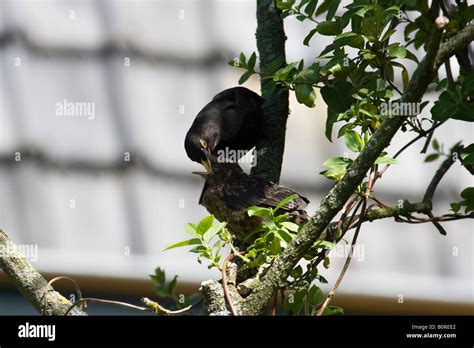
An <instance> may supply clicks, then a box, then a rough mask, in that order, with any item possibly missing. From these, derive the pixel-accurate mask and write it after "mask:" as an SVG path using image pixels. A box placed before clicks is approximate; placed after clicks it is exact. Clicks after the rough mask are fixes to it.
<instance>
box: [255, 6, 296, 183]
mask: <svg viewBox="0 0 474 348" xmlns="http://www.w3.org/2000/svg"><path fill="white" fill-rule="evenodd" d="M280 14H281V11H280V10H279V9H278V8H276V7H275V2H274V1H273V0H257V33H256V39H257V48H258V53H259V60H260V71H261V73H262V75H267V74H271V73H274V72H275V71H276V70H278V69H280V68H281V67H283V66H285V65H286V55H285V41H286V36H285V31H284V29H283V19H282V18H281V17H280ZM261 90H262V97H263V98H264V99H265V102H264V103H263V106H262V111H263V133H264V138H263V139H262V140H261V141H260V142H259V143H258V144H257V165H256V166H255V167H254V168H252V174H255V175H258V176H260V177H263V178H265V179H268V180H271V181H274V182H278V181H279V180H280V173H281V166H282V161H283V152H284V150H285V134H286V121H287V119H288V95H289V94H288V90H287V89H286V88H284V87H282V86H278V85H276V84H275V83H274V82H273V80H271V79H268V80H264V79H262V80H261Z"/></svg>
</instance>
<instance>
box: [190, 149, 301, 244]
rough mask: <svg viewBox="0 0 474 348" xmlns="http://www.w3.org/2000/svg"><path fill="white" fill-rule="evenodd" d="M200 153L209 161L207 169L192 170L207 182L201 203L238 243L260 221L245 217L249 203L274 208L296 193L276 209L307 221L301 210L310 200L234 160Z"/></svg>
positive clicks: (258, 224) (292, 218) (254, 217)
mask: <svg viewBox="0 0 474 348" xmlns="http://www.w3.org/2000/svg"><path fill="white" fill-rule="evenodd" d="M203 153H204V154H205V156H206V157H207V160H208V165H207V166H205V168H206V170H207V171H206V172H194V174H198V175H201V176H203V177H204V178H205V180H206V182H207V184H208V187H207V189H206V190H205V191H204V194H203V196H202V198H203V199H202V205H203V206H204V207H206V209H207V210H208V211H209V213H211V214H213V215H214V216H215V217H216V219H217V220H219V221H226V222H227V227H228V228H229V230H230V231H231V232H232V234H233V235H234V236H235V237H236V239H237V240H238V241H239V242H244V240H245V239H246V237H247V236H248V235H249V233H250V232H252V230H254V229H255V228H257V227H259V226H261V224H262V218H261V217H258V216H252V217H249V216H248V214H247V208H248V207H250V206H252V205H257V206H262V207H271V208H275V207H276V206H277V205H278V204H279V203H280V202H281V201H282V200H283V199H285V198H286V197H288V196H290V195H294V194H296V198H295V199H294V200H292V201H291V202H289V203H287V204H285V205H284V206H283V207H282V208H281V209H279V213H281V214H283V213H285V212H288V213H289V217H290V219H291V221H293V222H295V223H297V224H301V223H304V222H306V221H308V219H309V217H308V214H307V213H306V211H305V210H304V209H305V208H306V206H307V205H308V203H309V201H308V199H306V198H305V197H303V196H300V195H299V194H297V193H296V192H294V191H293V190H291V189H289V188H286V187H283V186H279V185H278V184H276V183H274V182H271V181H267V180H265V179H263V178H261V177H258V176H254V175H248V174H246V173H245V172H244V171H243V170H242V169H241V168H240V166H239V165H238V164H236V163H219V162H218V161H217V158H216V157H215V156H212V155H210V154H209V153H208V152H207V151H205V150H203ZM248 242H249V241H248V240H247V241H246V243H248Z"/></svg>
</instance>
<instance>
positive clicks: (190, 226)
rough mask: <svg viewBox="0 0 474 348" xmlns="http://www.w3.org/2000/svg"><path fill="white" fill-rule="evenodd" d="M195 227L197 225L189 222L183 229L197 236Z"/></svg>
mask: <svg viewBox="0 0 474 348" xmlns="http://www.w3.org/2000/svg"><path fill="white" fill-rule="evenodd" d="M196 227H197V226H196V225H195V224H192V223H189V224H186V225H185V226H184V230H185V231H186V232H188V233H189V234H190V235H191V236H197V235H198V234H197V232H196Z"/></svg>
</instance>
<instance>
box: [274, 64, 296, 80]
mask: <svg viewBox="0 0 474 348" xmlns="http://www.w3.org/2000/svg"><path fill="white" fill-rule="evenodd" d="M297 65H298V63H290V64H288V65H286V66H285V67H283V68H281V69H279V70H278V71H277V72H276V73H275V74H274V75H273V80H274V81H283V82H285V81H286V80H287V79H288V76H289V74H290V72H292V71H293V70H294V69H295V67H296V66H297Z"/></svg>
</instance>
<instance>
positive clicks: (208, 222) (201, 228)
mask: <svg viewBox="0 0 474 348" xmlns="http://www.w3.org/2000/svg"><path fill="white" fill-rule="evenodd" d="M213 223H214V215H209V216H206V217H205V218H204V219H202V220H201V221H200V222H199V224H198V226H197V228H196V232H197V234H198V235H200V236H203V235H204V233H206V232H207V230H208V229H210V228H211V226H212V224H213Z"/></svg>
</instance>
